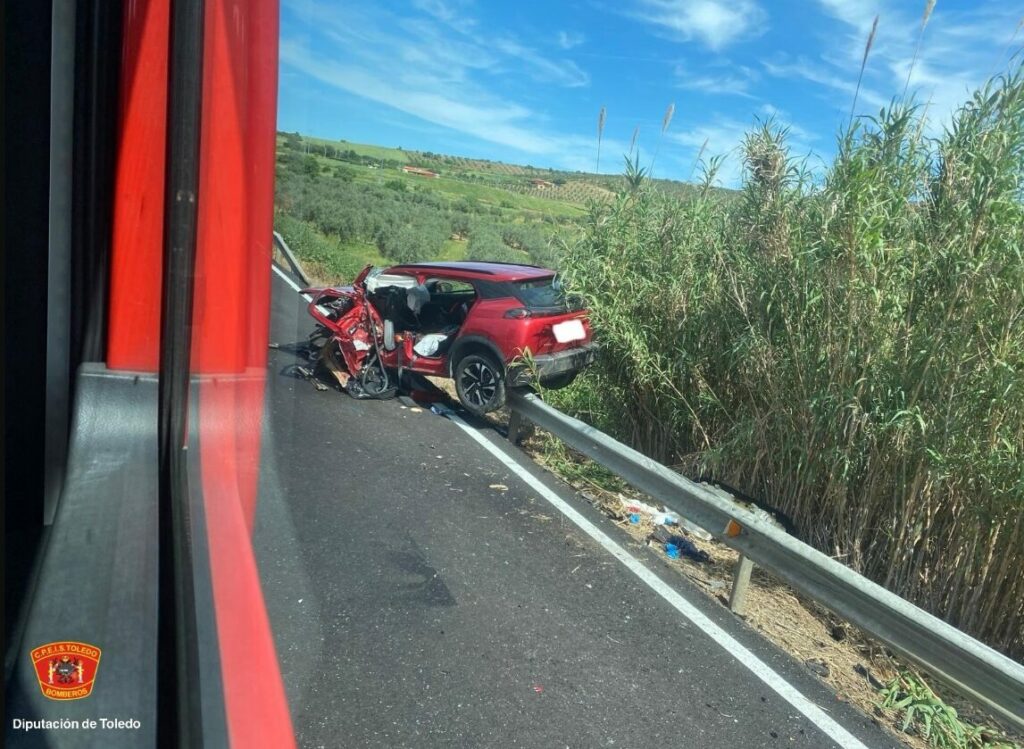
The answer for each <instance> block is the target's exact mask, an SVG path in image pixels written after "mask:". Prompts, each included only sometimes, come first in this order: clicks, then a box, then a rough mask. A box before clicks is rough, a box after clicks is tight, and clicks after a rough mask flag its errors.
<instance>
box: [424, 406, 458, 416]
mask: <svg viewBox="0 0 1024 749" xmlns="http://www.w3.org/2000/svg"><path fill="white" fill-rule="evenodd" d="M430 410H431V411H432V412H434V413H435V414H437V415H438V416H448V415H449V414H453V413H455V412H454V411H452V410H451V409H450V408H448V406H446V405H444V404H443V403H432V404H431V405H430Z"/></svg>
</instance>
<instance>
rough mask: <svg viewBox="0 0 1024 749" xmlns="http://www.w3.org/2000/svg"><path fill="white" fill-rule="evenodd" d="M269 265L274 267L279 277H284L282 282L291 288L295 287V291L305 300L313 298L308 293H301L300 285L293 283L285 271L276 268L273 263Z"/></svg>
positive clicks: (309, 300)
mask: <svg viewBox="0 0 1024 749" xmlns="http://www.w3.org/2000/svg"><path fill="white" fill-rule="evenodd" d="M270 267H271V268H273V269H274V273H276V274H277V275H279V276H280V277H281V278H283V279H284V282H285V283H286V284H288V285H289V286H291V287H292V288H293V289H295V290H296V291H297V292H299V296H301V297H302V298H303V299H305V300H306V301H307V302H312V301H313V298H312V297H310V295H309V294H303V293H302V287H301V286H299V285H298V284H297V283H295V282H294V281H293V280H292V279H291V278H289V277H288V274H287V273H285V272H284V271H283V270H281V269H280V268H278V267H277V266H276V265H275V264H274V263H271V264H270Z"/></svg>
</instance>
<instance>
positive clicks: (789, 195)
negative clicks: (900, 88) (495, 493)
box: [552, 70, 1024, 658]
mask: <svg viewBox="0 0 1024 749" xmlns="http://www.w3.org/2000/svg"><path fill="white" fill-rule="evenodd" d="M924 132H926V131H925V129H924V123H922V122H921V120H920V110H918V109H914V108H911V107H907V106H903V105H894V106H893V107H892V108H890V109H888V110H885V111H883V112H881V113H880V115H879V116H878V118H876V119H873V120H865V121H863V122H860V123H858V124H856V125H855V126H854V127H853V128H852V129H851V130H850V131H849V132H848V133H846V134H844V135H843V136H842V137H841V138H840V140H839V144H838V155H837V156H836V158H835V161H834V163H832V164H831V166H830V167H829V168H828V169H827V173H826V174H825V175H824V179H823V181H821V180H812V179H811V178H810V177H809V176H808V175H806V174H805V173H804V172H803V171H802V167H801V166H800V165H799V164H793V163H792V162H791V161H790V159H789V154H788V152H787V149H786V145H785V134H784V133H783V132H780V131H779V130H778V129H776V128H774V127H772V126H770V125H769V126H765V127H764V128H762V129H760V130H758V131H757V132H754V133H752V134H751V135H750V136H749V137H748V138H747V141H746V144H745V148H744V153H745V166H746V169H745V174H746V176H745V181H744V185H743V189H742V192H741V194H740V195H739V196H738V198H737V199H734V200H726V199H725V198H723V197H722V196H721V195H720V194H719V193H717V192H716V191H715V190H713V189H712V188H711V187H710V185H711V182H712V179H711V177H713V175H709V179H707V181H706V183H705V185H704V186H703V188H702V189H698V190H697V191H696V192H695V193H691V194H688V195H681V196H678V197H673V196H669V195H666V194H665V193H664V192H663V191H660V190H655V189H653V188H652V187H651V186H650V185H648V184H646V181H645V180H642V179H641V180H640V182H639V185H638V186H634V187H632V188H631V189H624V190H623V191H622V192H621V193H619V194H618V195H617V196H616V197H615V199H614V200H613V201H611V202H609V203H606V204H605V203H602V204H595V205H594V206H593V207H592V208H591V213H590V216H589V218H588V220H587V222H586V224H585V226H584V228H583V234H582V237H581V238H579V239H578V241H576V240H574V241H570V242H569V243H568V244H567V247H566V248H565V257H564V261H563V262H564V265H565V268H566V270H567V273H568V276H569V278H570V280H571V282H572V284H573V285H574V286H575V288H576V290H578V291H580V292H583V293H584V294H585V295H586V296H587V297H588V299H589V304H590V309H591V314H592V319H593V324H594V329H595V331H596V335H597V336H598V338H599V340H600V342H601V346H602V348H601V356H600V359H599V362H598V364H597V365H596V366H595V367H594V369H593V371H592V372H591V373H590V375H589V376H588V377H585V378H581V380H580V381H579V383H578V384H577V385H576V386H574V387H573V388H570V389H567V390H565V391H559V392H558V393H555V394H553V396H552V397H553V398H555V399H557V400H558V402H559V403H561V405H562V406H564V407H567V408H570V409H574V410H576V411H577V412H579V413H585V414H586V418H588V419H589V420H592V421H594V422H595V423H596V425H597V426H599V427H602V428H605V429H608V430H611V431H612V432H613V433H615V434H616V435H618V436H619V437H621V438H624V439H626V440H627V441H628V442H630V443H631V444H633V445H634V446H636V447H637V448H638V449H640V450H642V451H644V452H646V453H647V454H649V455H651V456H652V457H655V458H656V459H659V460H661V461H664V462H668V463H669V464H673V465H681V466H682V467H683V468H684V469H685V470H687V471H689V472H690V473H693V474H697V473H712V474H714V475H715V476H716V477H718V478H720V479H721V480H724V481H727V482H728V483H730V484H732V485H735V486H737V487H739V488H741V489H743V490H744V491H746V492H748V493H749V494H752V495H755V496H760V497H762V498H764V499H765V500H766V501H768V502H769V503H771V504H772V505H775V506H776V507H778V508H779V509H781V510H783V511H784V512H786V513H787V514H789V515H790V516H791V517H793V518H794V520H795V522H796V524H797V526H798V528H799V531H800V533H801V535H802V536H803V538H804V539H806V540H807V541H809V542H811V543H813V544H814V545H815V546H817V547H818V548H819V549H822V550H823V551H826V553H828V554H830V555H835V556H837V557H838V558H840V559H842V560H843V561H844V562H845V563H847V564H849V565H851V566H852V567H854V568H855V569H858V570H860V571H863V572H864V573H865V574H867V575H869V576H870V577H872V578H874V579H875V580H877V581H879V582H881V583H883V584H884V585H886V586H887V587H888V588H890V589H891V590H893V591H895V592H896V593H898V594H900V595H902V596H905V597H907V598H909V599H910V600H912V601H914V602H916V603H918V604H920V605H922V606H924V607H925V608H927V609H929V610H930V611H932V612H934V613H936V614H938V615H941V616H943V617H944V618H946V619H947V620H948V621H950V622H951V623H953V624H954V625H956V626H958V627H960V628H962V629H964V630H966V631H968V632H970V633H972V634H974V635H976V636H979V637H980V638H982V639H983V640H985V641H987V642H988V643H989V644H991V645H993V646H994V647H996V648H999V649H1001V650H1003V651H1005V652H1007V653H1009V654H1011V655H1015V656H1016V657H1018V658H1019V657H1021V655H1024V575H1021V574H1020V573H1019V571H1020V570H1021V569H1024V256H1022V253H1024V209H1022V202H1021V199H1022V185H1024V81H1022V77H1021V73H1020V71H1019V70H1018V71H1017V72H1016V73H1014V74H1013V75H1011V76H1009V77H1007V78H1004V79H1000V80H998V81H996V82H994V83H992V84H991V85H990V86H989V87H988V88H986V89H985V90H983V91H979V92H978V93H977V94H976V95H975V96H974V98H973V99H972V100H971V101H970V102H969V103H968V104H967V105H965V106H964V107H963V109H961V110H960V111H959V113H958V114H957V115H956V117H955V118H954V121H953V123H952V125H951V127H950V129H949V130H948V132H947V133H946V134H945V135H943V136H942V137H941V138H939V139H937V140H932V139H929V138H928V137H926V136H925V135H923V133H924ZM712 171H713V169H712Z"/></svg>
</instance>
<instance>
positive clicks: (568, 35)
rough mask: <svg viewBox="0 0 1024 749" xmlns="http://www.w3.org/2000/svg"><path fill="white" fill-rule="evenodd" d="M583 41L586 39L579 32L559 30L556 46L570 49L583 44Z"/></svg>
mask: <svg viewBox="0 0 1024 749" xmlns="http://www.w3.org/2000/svg"><path fill="white" fill-rule="evenodd" d="M585 41H586V38H585V37H584V36H583V34H580V33H578V32H575V31H559V32H558V38H557V42H558V46H559V47H561V48H562V49H572V48H573V47H578V46H580V45H581V44H583V42H585Z"/></svg>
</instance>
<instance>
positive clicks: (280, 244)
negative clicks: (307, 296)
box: [274, 231, 311, 286]
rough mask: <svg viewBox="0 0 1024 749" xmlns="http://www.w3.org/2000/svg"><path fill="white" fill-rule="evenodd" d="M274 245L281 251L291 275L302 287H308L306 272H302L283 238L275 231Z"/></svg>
mask: <svg viewBox="0 0 1024 749" xmlns="http://www.w3.org/2000/svg"><path fill="white" fill-rule="evenodd" d="M274 244H275V245H276V246H277V249H279V250H280V251H281V254H282V255H284V259H285V260H287V261H288V265H290V266H291V268H292V273H294V274H295V275H296V276H298V279H299V280H300V281H302V283H303V285H304V286H310V285H311V284H310V282H309V277H308V276H307V275H306V272H305V271H304V270H302V266H301V265H300V264H299V260H298V258H296V257H295V254H294V253H293V252H292V248H291V247H289V246H288V243H287V242H285V241H284V237H282V236H281V235H280V234H279V233H278V232H276V231H275V232H274Z"/></svg>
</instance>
